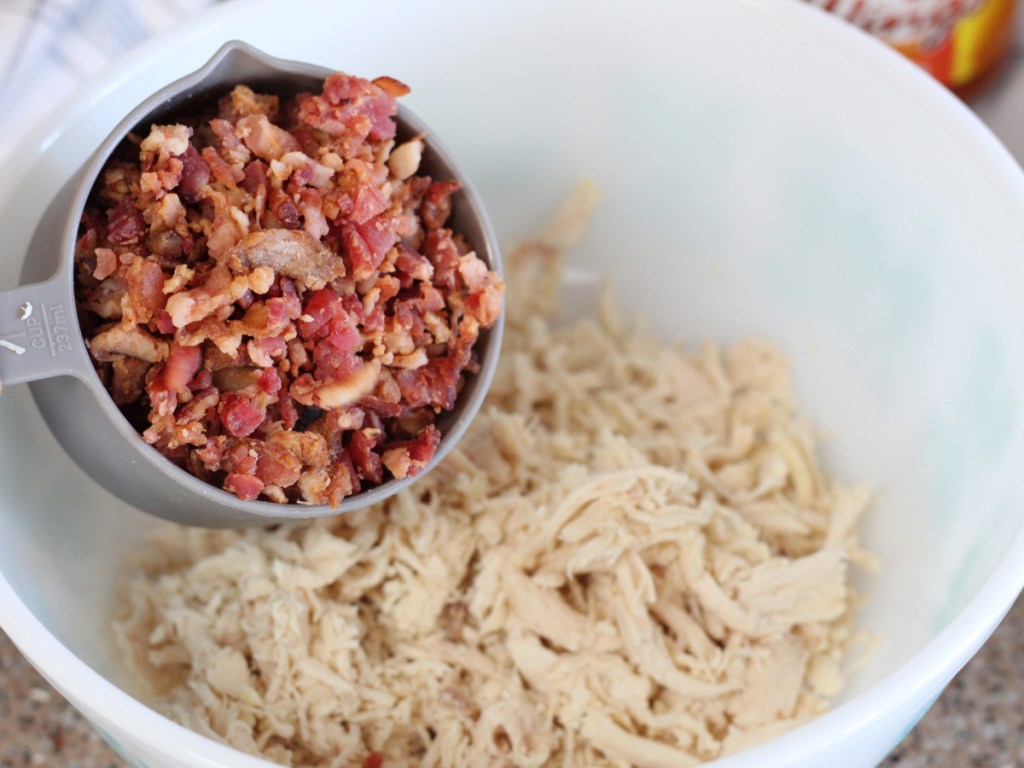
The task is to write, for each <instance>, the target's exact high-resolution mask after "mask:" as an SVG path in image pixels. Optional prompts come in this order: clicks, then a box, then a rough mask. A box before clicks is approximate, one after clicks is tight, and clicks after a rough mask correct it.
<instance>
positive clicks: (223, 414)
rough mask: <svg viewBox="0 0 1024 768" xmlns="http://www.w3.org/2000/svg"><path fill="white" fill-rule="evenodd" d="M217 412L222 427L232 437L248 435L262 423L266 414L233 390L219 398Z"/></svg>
mask: <svg viewBox="0 0 1024 768" xmlns="http://www.w3.org/2000/svg"><path fill="white" fill-rule="evenodd" d="M217 412H218V416H219V417H220V423H221V424H222V425H223V426H224V429H225V430H227V433H228V434H229V435H233V436H234V437H248V436H249V435H251V434H252V433H253V432H255V431H256V428H257V427H258V426H259V425H260V424H262V423H263V419H264V417H265V416H266V414H264V413H263V411H261V410H260V409H259V408H257V407H256V406H255V405H253V404H252V403H251V402H250V401H249V400H248V398H246V397H243V396H242V395H239V394H237V393H235V392H229V393H228V394H226V395H224V397H222V398H221V400H220V406H219V407H218V409H217Z"/></svg>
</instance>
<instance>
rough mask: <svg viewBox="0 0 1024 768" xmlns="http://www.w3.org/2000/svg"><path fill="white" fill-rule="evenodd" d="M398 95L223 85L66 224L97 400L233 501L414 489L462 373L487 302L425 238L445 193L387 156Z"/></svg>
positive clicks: (400, 152) (416, 142)
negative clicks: (409, 485) (207, 107)
mask: <svg viewBox="0 0 1024 768" xmlns="http://www.w3.org/2000/svg"><path fill="white" fill-rule="evenodd" d="M407 92H408V88H407V87H406V86H405V85H404V84H402V83H401V82H399V81H397V80H394V79H393V78H387V77H384V78H378V79H376V80H374V81H369V80H364V79H361V78H357V77H352V76H349V75H346V74H337V75H334V76H332V77H330V78H328V79H327V80H326V81H325V82H324V84H323V88H322V89H321V92H320V93H316V94H299V95H298V96H297V97H295V98H294V99H293V100H290V101H287V102H283V103H282V102H280V100H279V98H278V97H277V96H276V95H273V94H259V93H256V92H254V91H253V90H251V89H250V88H248V87H247V86H244V85H239V86H237V87H235V88H234V89H233V90H231V91H230V92H229V93H226V94H225V95H224V96H223V97H222V98H220V99H219V100H218V101H216V102H215V104H216V106H215V107H214V108H213V109H211V113H208V114H206V115H203V116H201V117H199V116H197V117H196V119H195V120H194V121H187V122H186V121H182V122H180V123H170V124H167V125H158V126H153V127H151V128H150V129H149V133H148V134H146V135H145V137H144V138H143V140H142V141H141V142H140V144H139V146H138V147H137V152H138V161H137V162H136V163H130V162H127V161H125V160H123V159H118V160H116V161H111V162H110V163H109V165H108V167H107V168H106V169H104V173H103V174H102V180H101V182H100V183H99V184H98V185H97V189H96V190H95V192H94V195H93V198H92V199H91V200H90V203H89V205H88V206H87V208H86V210H85V211H84V212H83V215H82V222H81V229H80V231H79V238H78V241H77V244H76V249H75V258H76V260H78V262H79V264H78V269H77V270H76V274H77V275H78V276H79V278H80V280H79V283H78V285H77V286H76V290H77V298H78V301H79V307H80V309H81V311H82V312H83V314H84V315H86V316H89V317H87V318H86V319H88V320H89V321H90V322H88V323H87V324H86V326H87V327H92V328H95V329H96V330H95V331H94V332H93V333H92V336H91V338H90V339H89V340H88V341H89V348H90V352H91V354H92V358H93V361H94V363H95V365H96V366H97V368H98V369H100V373H101V376H102V378H103V380H104V381H106V382H108V387H109V389H110V392H111V395H112V397H113V398H114V400H115V402H117V403H118V405H120V406H122V407H123V408H125V409H126V410H129V409H130V410H131V412H132V414H133V416H134V414H136V413H138V412H140V411H142V412H143V413H145V409H146V408H148V411H149V412H148V422H149V423H148V425H145V426H143V432H142V435H143V439H144V440H145V441H146V442H148V443H150V444H151V445H153V446H154V448H156V449H157V450H160V451H162V452H163V453H164V455H165V456H167V457H168V458H169V459H171V460H172V461H174V462H176V463H178V464H179V466H182V467H183V468H185V469H187V470H188V471H191V472H193V473H194V474H196V475H197V476H199V477H201V478H203V479H205V480H208V481H209V482H211V483H213V484H215V485H218V486H220V487H222V488H224V489H225V490H227V491H229V492H231V493H234V494H236V495H237V496H238V497H239V498H242V499H256V498H262V499H266V500H269V501H274V502H297V501H302V502H308V503H313V504H331V505H337V504H339V503H340V502H341V501H342V500H343V499H344V498H346V497H347V496H349V495H351V494H353V493H358V492H359V491H360V490H361V489H363V488H367V487H370V486H373V485H376V484H379V483H382V482H385V481H386V480H388V479H390V478H398V477H407V476H411V475H414V474H416V473H417V472H421V471H422V470H423V468H424V467H425V466H426V465H427V464H428V463H429V462H430V460H431V458H432V457H433V456H434V455H435V452H436V449H437V446H438V443H439V441H440V433H439V432H438V431H437V428H436V427H435V425H434V424H435V421H436V419H437V417H438V414H439V413H440V412H441V411H443V410H445V409H450V408H452V407H453V406H454V404H455V402H456V398H457V397H458V393H459V392H460V390H461V388H462V386H463V384H464V381H465V377H466V376H467V375H472V374H473V373H474V372H475V371H476V370H477V363H476V361H475V359H474V356H473V345H474V343H475V341H476V339H477V337H478V335H479V331H480V329H481V328H487V327H490V326H491V325H493V324H494V323H495V322H496V321H497V319H498V316H499V314H500V311H501V306H502V291H503V288H504V286H503V284H502V282H501V279H500V278H499V277H498V276H497V275H496V274H495V273H493V272H492V271H491V270H489V269H488V267H487V265H486V264H485V263H484V262H483V261H481V260H480V259H478V258H477V256H476V255H475V253H474V252H473V250H472V247H473V244H472V243H467V242H465V241H464V240H463V239H462V237H460V236H457V235H456V234H455V233H453V232H452V231H451V230H450V229H449V228H447V222H448V221H449V218H450V214H451V210H452V205H453V201H457V198H456V197H455V192H456V191H457V190H458V189H459V185H458V183H457V182H454V181H448V180H443V179H441V180H434V179H431V178H429V177H427V176H424V175H419V174H420V163H421V161H422V158H423V155H424V151H425V147H426V142H425V137H424V136H422V135H419V136H413V137H402V138H398V137H397V136H396V123H395V120H394V116H395V115H396V114H397V105H396V101H395V100H396V98H398V97H400V96H402V95H404V94H405V93H407ZM214 109H215V110H216V111H215V112H214V111H213V110H214ZM147 127H148V126H147ZM128 149H131V147H128ZM119 157H121V155H119Z"/></svg>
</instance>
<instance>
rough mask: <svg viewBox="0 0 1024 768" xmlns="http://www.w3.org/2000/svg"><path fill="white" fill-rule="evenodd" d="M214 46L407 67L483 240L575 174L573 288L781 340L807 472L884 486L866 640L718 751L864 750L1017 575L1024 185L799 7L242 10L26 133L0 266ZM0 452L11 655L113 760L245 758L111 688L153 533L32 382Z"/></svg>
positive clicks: (889, 731) (948, 108)
mask: <svg viewBox="0 0 1024 768" xmlns="http://www.w3.org/2000/svg"><path fill="white" fill-rule="evenodd" d="M366 29H371V30H378V31H373V32H365V30H366ZM230 38H239V39H243V40H247V41H249V42H252V43H253V44H255V45H257V46H258V47H260V48H262V49H264V50H266V51H268V52H269V53H272V54H275V55H278V56H284V57H287V58H294V59H305V60H308V61H313V62H316V63H320V64H324V65H327V66H332V67H338V68H345V69H348V70H349V71H352V72H355V73H359V74H367V75H371V76H372V75H376V74H385V73H386V74H391V75H394V76H396V77H399V78H400V79H403V80H405V81H407V82H409V83H410V84H411V85H412V86H413V89H414V90H413V94H412V96H411V97H410V98H409V99H408V104H409V106H410V107H411V108H412V109H413V110H415V111H416V112H417V113H418V114H420V115H421V116H422V117H423V118H424V120H426V122H427V123H429V124H430V125H432V126H434V127H435V128H436V130H437V131H438V132H439V134H440V135H442V136H444V137H445V139H446V142H447V143H448V144H449V145H450V146H451V147H452V149H453V150H454V151H455V152H456V153H457V154H458V155H459V157H460V158H461V159H462V160H463V161H464V163H465V166H466V169H467V171H468V172H469V173H470V175H471V176H472V177H473V178H474V179H476V181H477V183H478V185H479V188H480V191H481V192H482V194H483V195H484V198H485V200H486V201H487V202H488V204H489V206H490V209H491V213H492V216H493V219H494V222H495V224H496V226H497V228H498V231H499V235H500V237H501V239H502V240H503V241H504V242H508V241H510V240H512V239H514V238H515V237H516V236H518V235H521V234H523V233H525V232H528V231H529V229H530V227H532V226H533V225H535V224H536V223H537V222H538V221H540V220H541V219H542V218H544V216H545V215H546V213H547V212H548V211H549V210H551V208H552V207H553V206H554V205H555V204H556V202H557V201H559V200H560V199H561V198H562V197H563V195H564V194H565V193H566V191H567V190H568V189H569V188H570V187H571V186H572V185H573V183H574V182H575V181H576V180H577V179H580V178H583V177H589V178H592V179H594V180H596V181H597V182H598V183H599V184H600V185H601V186H602V187H603V188H604V190H605V193H606V199H605V203H604V208H603V209H602V212H601V215H600V216H599V220H598V221H597V223H596V226H595V227H594V229H593V231H592V233H591V234H590V236H589V237H588V239H587V242H586V244H585V247H584V248H582V249H581V250H580V252H579V253H578V254H576V256H575V257H574V258H575V259H576V260H575V261H574V262H573V265H572V266H573V274H575V275H576V276H577V277H582V278H584V279H582V281H581V285H582V286H583V288H586V283H587V280H586V279H585V278H586V276H587V275H595V274H603V273H611V274H613V275H614V276H615V277H616V279H617V280H618V282H619V284H620V286H621V295H622V298H623V299H624V301H625V302H627V304H628V305H629V306H632V307H634V308H637V309H642V310H643V311H644V312H645V314H647V315H648V316H649V318H650V320H651V322H652V323H653V324H654V326H655V327H656V328H658V329H660V330H662V331H663V332H664V333H665V335H667V336H668V335H671V336H685V337H687V338H690V339H699V338H703V337H708V336H710V337H715V338H719V339H722V340H729V339H733V338H736V337H738V336H741V335H746V334H750V333H755V334H759V335H765V336H768V337H772V338H775V339H777V340H779V341H780V342H781V343H782V345H783V346H784V348H785V349H786V351H787V352H788V353H789V354H790V355H791V356H792V357H793V359H794V361H795V372H796V378H797V381H798V384H799V391H800V395H801V398H802V401H803V402H804V404H805V405H806V407H807V410H808V411H809V413H810V414H811V416H812V417H813V418H814V420H815V421H816V422H817V423H818V424H819V425H820V426H821V427H823V428H824V429H826V430H827V431H828V432H829V433H830V434H831V435H833V438H832V439H831V440H830V441H829V442H828V443H827V444H826V446H825V453H826V461H827V464H828V466H829V468H830V470H831V471H832V472H833V473H834V474H835V475H837V476H839V477H841V478H843V479H846V480H853V481H861V480H863V481H867V482H869V483H871V484H872V485H873V486H874V487H875V488H876V489H877V492H878V502H877V503H876V504H875V506H874V507H873V509H872V511H871V514H870V516H869V518H868V519H867V521H866V532H865V533H866V540H867V544H868V546H869V547H870V548H871V549H872V550H873V551H875V552H876V553H877V554H878V555H879V556H880V558H881V560H882V562H883V564H884V571H883V572H882V573H881V574H880V575H878V576H877V577H869V578H864V579H863V580H862V582H861V583H860V584H859V585H858V586H859V587H860V588H861V589H862V590H863V591H864V592H865V593H866V594H867V595H868V596H869V602H868V604H867V606H866V608H865V609H864V610H863V612H862V614H861V626H863V627H864V628H865V629H867V630H868V631H870V632H873V633H876V634H877V635H878V637H879V643H878V647H877V649H876V651H875V653H874V655H873V656H872V657H871V659H870V661H869V663H868V664H866V665H865V666H863V667H862V668H860V669H858V670H857V671H856V673H855V674H854V675H853V677H852V678H851V681H850V685H849V686H848V688H847V690H846V693H845V694H844V696H843V697H842V699H841V700H840V701H839V702H838V706H837V707H836V708H835V709H834V711H832V712H831V713H830V714H828V715H826V716H824V717H821V718H819V719H817V720H815V721H814V722H812V723H811V724H809V725H807V726H805V727H803V728H800V729H799V730H797V731H795V732H793V733H791V734H789V735H786V736H784V737H782V738H779V739H777V740H775V741H773V742H771V743H768V744H766V745H764V746H761V747H758V748H755V749H753V750H751V751H748V752H746V753H741V754H739V755H736V756H734V757H731V758H728V759H724V760H722V761H720V762H719V763H718V765H720V766H721V768H727V767H728V768H736V767H737V766H757V768H768V767H770V766H815V767H817V766H868V765H874V764H876V763H877V762H878V761H879V760H880V759H881V758H882V757H883V756H884V755H885V754H886V753H887V752H888V751H889V750H890V749H891V748H892V747H893V746H894V745H895V744H896V743H897V741H898V740H899V739H900V738H901V737H902V735H903V734H904V733H905V732H906V731H907V729H908V728H910V727H911V726H912V724H913V723H914V722H915V721H916V719H917V718H918V717H919V716H920V714H921V713H922V712H923V711H924V710H925V709H926V708H927V706H928V705H929V703H930V702H931V701H933V700H934V698H935V697H936V696H937V695H938V694H939V692H940V691H941V690H942V688H943V686H944V685H945V684H946V683H947V682H948V681H949V680H950V679H951V678H952V676H953V675H954V674H955V673H956V671H957V670H958V669H959V668H960V667H961V666H962V665H963V664H964V663H966V661H967V660H968V659H969V658H970V656H971V654H972V653H974V651H975V650H976V649H977V648H978V646H979V645H980V644H981V643H982V642H983V641H984V640H985V638H986V637H987V636H988V634H989V633H990V632H991V631H992V629H993V628H994V627H995V626H996V624H997V623H998V622H999V620H1000V619H1001V617H1002V616H1003V614H1004V613H1005V611H1006V610H1007V609H1008V608H1009V606H1010V605H1011V604H1012V602H1013V600H1014V598H1015V597H1016V595H1017V594H1018V592H1019V590H1020V589H1021V586H1022V583H1024V535H1022V528H1024V472H1022V471H1021V468H1022V467H1024V354H1022V350H1024V318H1022V316H1021V315H1022V312H1021V308H1022V306H1024V301H1022V298H1024V179H1022V176H1021V173H1020V171H1019V169H1018V167H1017V165H1016V164H1015V163H1014V161H1013V160H1012V159H1011V158H1010V156H1009V155H1008V154H1007V153H1006V152H1005V151H1004V150H1003V148H1002V147H1001V146H1000V145H999V144H998V143H997V142H996V140H995V139H994V138H993V137H992V136H991V135H990V134H989V133H988V132H987V131H986V130H985V129H984V128H983V127H982V125H981V124H980V123H979V122H978V121H977V120H976V119H975V118H974V117H973V116H972V115H971V114H970V113H969V112H968V110H967V109H965V108H964V107H963V106H962V105H961V104H960V103H959V102H957V101H956V100H955V99H954V98H953V97H951V96H949V95H948V94H947V93H945V92H944V91H942V90H941V89H940V88H939V87H938V86H936V85H934V84H933V83H932V82H931V81H930V80H928V79H927V77H926V76H925V75H923V74H922V73H920V72H918V71H917V70H915V69H914V68H913V67H912V66H910V65H909V64H906V63H905V62H904V61H903V60H901V59H900V58H899V57H898V56H897V55H895V54H893V53H891V52H890V51H888V50H887V49H885V48H883V47H882V46H881V45H880V44H877V43H875V42H873V41H872V40H870V39H868V38H867V37H865V36H863V35H861V34H860V33H858V32H856V31H854V30H853V29H850V28H848V27H846V26H844V25H843V24H841V23H840V22H838V21H837V20H835V19H833V18H831V17H829V16H827V15H825V14H823V13H821V12H818V11H816V10H814V9H812V8H810V7H808V6H806V5H805V4H803V3H800V2H796V1H795V0H780V1H777V2H776V1H769V0H714V1H713V2H711V1H709V0H673V1H672V2H663V1H661V0H643V1H637V2H631V3H623V2H619V1H616V2H594V0H574V1H573V2H563V3H558V4H553V3H548V2H544V0H517V2H515V3H504V4H492V3H461V2H456V0H443V1H442V2H432V3H421V2H416V0H391V2H387V3H383V2H380V1H379V0H353V1H352V2H347V3H344V4H340V3H333V2H329V0H309V1H306V2H303V1H301V0H291V2H288V3H279V2H276V0H275V2H267V3H248V2H246V3H242V2H234V3H228V4H226V5H224V6H222V7H220V8H218V9H217V10H216V11H215V12H213V13H211V14H209V15H206V16H203V17H201V18H199V19H197V20H196V22H194V23H192V24H190V25H189V26H188V28H187V29H183V30H181V31H179V32H177V33H176V34H174V35H173V36H171V37H168V38H165V39H162V40H160V41H158V42H155V43H153V44H150V45H147V46H146V47H145V48H144V49H142V50H140V51H137V52H135V53H133V54H132V55H131V56H129V57H128V58H127V59H125V60H124V61H122V62H121V63H120V65H119V66H117V67H116V68H115V69H114V70H113V71H111V72H109V73H108V74H107V75H106V76H105V77H103V78H101V79H100V80H98V81H96V82H94V83H93V84H92V85H91V86H90V87H89V88H87V89H84V90H83V92H82V93H81V94H79V96H78V97H77V98H75V99H74V100H73V101H72V102H71V103H69V104H67V105H65V106H64V107H62V109H61V111H60V113H59V114H57V115H56V116H55V117H54V118H53V120H52V122H51V123H49V127H48V128H47V129H46V130H44V131H42V132H39V131H37V132H34V133H33V135H31V136H29V137H27V138H26V139H25V140H24V141H23V142H22V143H21V144H20V146H19V148H18V150H17V153H16V155H15V156H14V157H13V158H11V159H10V160H9V161H8V162H7V163H6V166H5V167H4V169H3V173H2V174H0V232H3V239H4V247H3V257H2V261H0V285H4V286H5V287H8V286H13V285H15V284H16V282H17V279H16V278H17V274H18V271H19V270H20V260H21V254H23V253H24V252H25V248H26V245H27V243H28V239H29V237H30V236H31V233H32V229H33V227H34V225H35V222H36V221H38V219H39V217H40V215H41V213H42V210H43V208H44V207H45V205H46V203H47V201H48V200H49V199H50V198H51V197H52V196H53V194H54V193H55V191H56V190H57V189H58V188H59V187H60V185H61V184H62V182H63V181H64V180H65V179H66V178H68V176H69V175H70V174H71V173H72V171H73V170H74V169H75V168H76V167H77V166H78V165H79V164H80V163H81V162H82V161H83V160H84V158H85V157H86V156H87V155H88V153H89V152H90V150H91V149H92V148H93V147H94V146H96V144H97V143H98V142H99V141H100V139H101V138H102V137H103V136H104V135H105V134H106V132H107V131H108V130H109V129H110V128H111V127H112V126H113V125H114V124H115V123H116V122H117V121H118V119H119V118H120V117H121V115H123V114H124V113H125V112H127V111H128V110H129V109H130V108H131V107H132V106H134V105H135V104H136V103H138V102H139V101H141V100H142V98H144V97H145V96H146V95H147V94H148V93H150V92H152V91H153V90H155V89H156V88H158V87H159V86H161V85H163V84H164V83H166V82H168V81H170V80H172V79H174V78H175V77H178V76H180V75H182V74H184V73H185V72H187V71H190V70H192V69H195V68H196V67H197V66H199V65H200V64H201V63H202V62H203V61H204V60H206V59H207V58H208V57H209V56H210V55H211V54H212V53H213V52H214V50H216V48H217V47H218V46H219V45H220V44H221V43H223V42H224V41H225V40H227V39H230ZM0 459H2V460H0V488H2V489H3V490H2V494H0V542H2V546H0V625H2V627H3V629H4V630H5V631H6V632H7V633H8V634H9V635H10V636H11V638H12V639H13V640H14V642H15V643H16V644H17V645H18V646H19V648H20V649H21V650H22V651H23V652H24V653H25V654H26V656H28V658H29V659H30V660H31V661H32V663H33V664H34V665H35V666H36V667H37V668H38V669H39V670H40V671H41V672H42V673H43V674H44V675H45V676H46V677H47V678H48V679H49V680H50V682H51V683H53V685H54V686H55V687H56V688H57V689H58V690H60V691H61V692H62V693H63V694H64V695H66V696H67V697H68V698H69V699H70V700H71V701H72V702H73V703H74V704H75V706H77V707H78V708H79V709H80V710H81V711H82V712H83V713H84V714H85V716H86V717H88V718H89V719H90V720H91V721H92V722H93V723H95V724H96V726H97V727H98V728H99V729H101V730H102V731H103V732H104V733H105V734H106V735H107V736H108V738H109V740H110V741H111V743H112V744H114V745H115V747H116V748H117V749H118V750H119V751H121V753H122V754H123V755H124V756H125V758H126V759H127V760H128V762H129V763H130V764H131V765H133V766H137V767H138V768H198V767H200V766H201V767H203V768H227V767H228V766H230V767H231V768H256V767H257V766H268V765H269V763H266V762H264V761H260V760H257V759H255V758H251V757H247V756H244V755H241V754H239V753H237V752H235V751H233V750H231V749H229V748H227V747H224V746H221V745H218V744H215V743H214V742H212V741H210V740H208V739H206V738H203V737H201V736H198V735H196V734H194V733H191V732H189V731H187V730H185V729H183V728H181V727H179V726H177V725H175V724H173V723H171V722H169V721H168V720H166V719H164V718H163V717H161V716H159V715H157V714H156V713H155V712H153V711H151V710H149V709H148V708H146V707H145V706H143V705H142V704H140V703H138V702H137V701H136V700H134V699H133V698H131V697H130V696H129V695H128V694H127V693H125V692H124V689H125V688H126V687H128V686H129V681H127V680H126V679H125V676H124V672H123V670H122V667H121V665H120V663H119V659H118V657H117V654H116V653H115V651H114V650H113V647H112V642H111V631H110V619H111V616H112V614H113V611H114V608H115V598H114V588H115V582H116V579H117V577H118V574H119V573H120V572H121V558H122V556H123V554H124V553H125V552H127V551H128V549H129V548H130V547H131V546H133V545H134V544H135V543H137V542H138V541H139V539H140V537H141V536H142V535H143V534H144V532H145V530H146V529H147V528H148V527H149V526H151V525H153V524H154V523H153V522H152V521H151V520H150V519H148V518H147V517H145V516H143V515H141V514H139V513H138V512H136V511H134V510H132V509H130V508H128V507H127V506H124V505H123V504H121V503H119V502H118V501H116V500H115V499H114V498H113V497H112V496H110V495H108V494H107V493H106V492H104V491H103V490H101V489H100V488H99V487H98V486H96V485H94V484H93V483H92V482H91V481H90V480H88V479H87V478H86V477H85V476H84V475H83V474H82V473H81V472H80V471H79V470H78V469H77V468H76V467H75V466H74V465H73V464H72V463H71V461H70V460H69V459H68V458H67V457H66V456H65V455H64V454H63V452H62V451H61V448H60V446H59V445H58V444H57V443H56V441H55V440H54V439H53V438H52V437H51V436H50V433H49V432H48V431H47V430H46V429H45V428H44V426H43V424H42V421H41V419H40V417H39V415H38V414H37V412H36V411H35V408H34V406H33V405H32V401H31V398H30V397H29V393H28V391H27V390H26V389H24V388H11V389H9V390H8V391H6V392H4V394H3V396H2V399H0ZM126 471H130V468H126Z"/></svg>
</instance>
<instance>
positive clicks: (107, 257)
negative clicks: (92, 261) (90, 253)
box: [92, 248, 117, 280]
mask: <svg viewBox="0 0 1024 768" xmlns="http://www.w3.org/2000/svg"><path fill="white" fill-rule="evenodd" d="M94 252H95V254H96V269H94V270H93V272H92V276H93V277H95V278H96V279H97V280H106V279H107V278H108V277H110V276H111V275H112V274H114V273H115V272H116V271H117V254H116V253H114V252H113V251H112V250H111V249H110V248H97V249H96V250H95V251H94Z"/></svg>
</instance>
